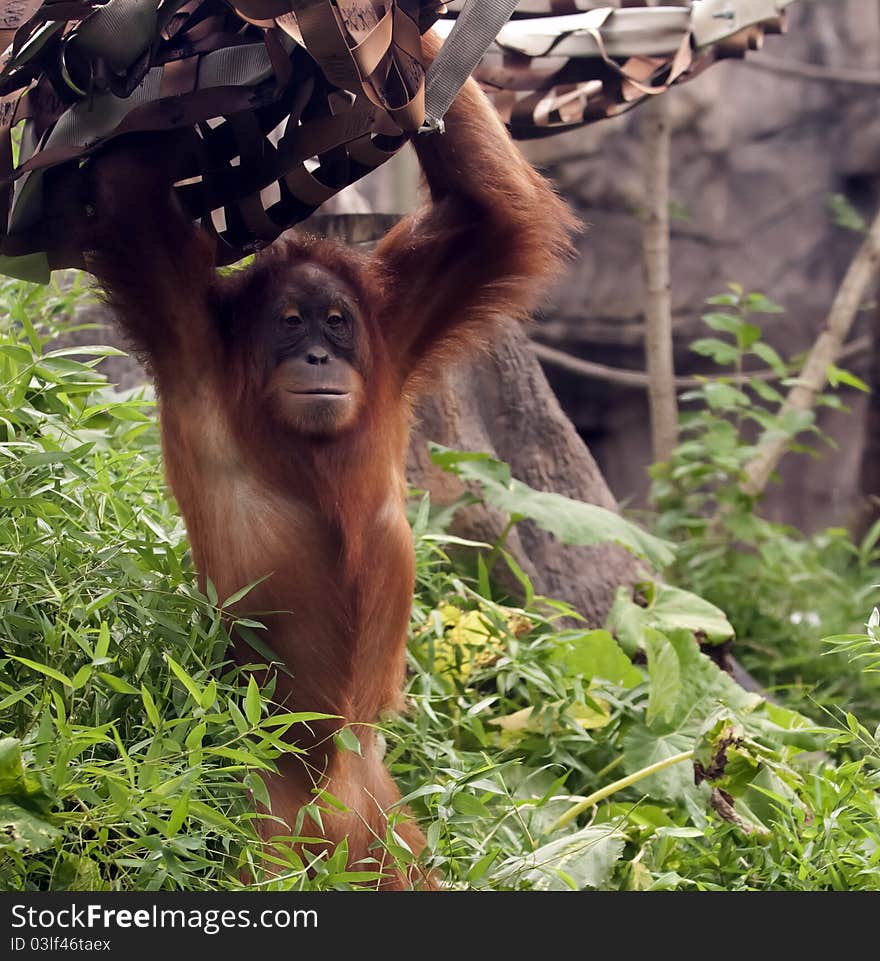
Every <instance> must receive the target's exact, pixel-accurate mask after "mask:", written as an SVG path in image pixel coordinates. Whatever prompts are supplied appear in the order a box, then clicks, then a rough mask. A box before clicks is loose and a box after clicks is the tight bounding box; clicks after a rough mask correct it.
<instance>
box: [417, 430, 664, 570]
mask: <svg viewBox="0 0 880 961" xmlns="http://www.w3.org/2000/svg"><path fill="white" fill-rule="evenodd" d="M430 449H431V459H432V460H433V461H434V463H435V464H437V465H438V466H439V467H442V468H443V470H446V471H449V472H450V473H453V474H455V475H456V476H457V477H459V478H461V479H462V480H464V481H473V482H477V483H479V484H480V487H481V491H482V496H483V498H484V499H485V500H486V502H487V503H489V504H492V505H493V506H494V507H497V508H498V509H499V510H502V511H504V512H505V513H507V514H509V515H511V517H512V518H516V519H520V518H529V519H530V520H533V521H534V522H535V523H536V524H537V525H538V526H539V527H541V528H542V529H543V530H546V531H549V532H550V533H551V534H553V535H554V537H557V538H558V539H559V540H560V541H562V542H563V543H565V544H575V545H580V546H590V545H594V544H602V543H615V544H619V545H620V546H621V547H624V548H626V549H627V550H629V551H631V552H632V553H633V554H636V555H637V556H638V557H644V558H645V559H647V560H648V561H650V562H651V563H652V564H653V565H654V566H655V567H658V568H663V567H666V566H667V565H668V564H670V563H671V561H672V559H673V552H672V548H671V545H670V544H668V543H667V542H665V541H662V540H660V539H659V538H657V537H654V536H653V535H652V534H648V533H647V532H646V531H643V530H642V529H641V528H639V527H638V526H637V525H635V524H632V523H630V522H629V521H626V520H624V519H623V518H622V517H621V516H620V515H619V514H615V513H614V512H613V511H609V510H606V509H605V508H603V507H597V506H596V505H595V504H585V503H582V502H581V501H576V500H572V499H571V498H569V497H563V496H562V495H561V494H553V493H547V492H545V491H536V490H533V489H532V488H531V487H529V486H527V485H526V484H523V483H522V482H521V481H518V480H515V479H514V478H512V477H511V475H510V468H509V467H508V466H507V464H504V463H502V462H501V461H498V460H495V459H494V458H492V457H490V456H489V455H488V454H481V453H468V452H464V451H455V450H450V449H449V448H448V447H442V446H441V445H439V444H431V445H430Z"/></svg>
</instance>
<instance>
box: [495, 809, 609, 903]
mask: <svg viewBox="0 0 880 961" xmlns="http://www.w3.org/2000/svg"><path fill="white" fill-rule="evenodd" d="M624 841H625V838H624V835H623V834H621V833H620V832H618V831H616V830H615V829H614V828H613V827H611V826H609V825H593V826H591V827H586V828H582V829H581V830H580V831H575V832H574V833H573V834H569V835H566V836H565V837H561V838H556V839H555V840H553V841H549V842H548V843H547V844H543V845H541V846H540V847H539V848H536V849H535V850H534V851H532V852H531V853H528V854H526V855H525V856H524V857H523V858H522V859H521V862H520V864H518V865H517V868H518V870H519V872H521V873H522V876H523V878H524V880H526V881H528V882H529V883H530V884H531V887H532V889H533V890H535V891H571V890H575V891H579V890H581V889H582V888H600V887H602V886H603V885H604V884H606V883H607V882H608V881H609V880H610V878H611V875H612V874H613V872H614V866H615V865H616V864H617V862H618V861H619V860H620V858H621V856H622V855H623V847H624ZM505 867H506V865H502V869H501V871H499V872H497V874H500V875H501V876H502V877H504V868H505ZM509 870H510V868H509V867H508V871H509Z"/></svg>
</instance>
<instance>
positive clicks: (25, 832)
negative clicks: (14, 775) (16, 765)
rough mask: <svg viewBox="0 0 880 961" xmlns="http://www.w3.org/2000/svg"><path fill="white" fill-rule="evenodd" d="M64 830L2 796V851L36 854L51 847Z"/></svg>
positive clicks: (0, 811)
mask: <svg viewBox="0 0 880 961" xmlns="http://www.w3.org/2000/svg"><path fill="white" fill-rule="evenodd" d="M61 836H62V832H61V831H60V830H59V829H58V828H56V827H54V825H52V824H50V823H49V822H48V821H47V820H46V819H45V818H42V817H40V816H39V815H37V814H34V813H33V812H32V811H28V810H25V809H24V808H23V807H19V806H18V805H17V804H14V803H13V802H12V801H9V800H6V799H2V798H0V851H3V850H6V851H9V850H12V851H17V852H19V853H21V854H24V853H29V854H35V853H37V852H39V851H44V850H45V849H46V848H49V847H51V846H52V845H53V844H54V843H55V841H56V839H57V838H60V837H61Z"/></svg>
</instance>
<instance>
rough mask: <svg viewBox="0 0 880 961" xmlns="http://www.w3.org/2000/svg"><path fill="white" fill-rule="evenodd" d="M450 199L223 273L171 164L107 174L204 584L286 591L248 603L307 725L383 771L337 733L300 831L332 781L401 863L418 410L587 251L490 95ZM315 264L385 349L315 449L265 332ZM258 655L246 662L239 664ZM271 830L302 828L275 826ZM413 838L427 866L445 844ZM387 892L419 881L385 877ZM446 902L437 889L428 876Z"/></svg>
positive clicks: (479, 100)
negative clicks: (400, 769) (262, 315)
mask: <svg viewBox="0 0 880 961" xmlns="http://www.w3.org/2000/svg"><path fill="white" fill-rule="evenodd" d="M415 146H416V150H417V152H418V155H419V159H420V161H421V164H422V167H423V170H424V173H425V177H426V180H427V183H428V186H429V189H430V192H431V199H432V203H431V204H429V205H428V206H427V207H426V208H425V209H424V210H422V211H421V212H419V213H417V214H415V215H414V216H411V217H408V218H407V219H405V220H404V221H403V222H402V223H401V224H399V225H398V226H397V227H396V228H395V229H394V230H393V231H391V233H390V234H389V235H388V237H387V238H386V239H385V240H384V241H383V242H382V243H381V244H380V245H379V246H378V248H377V250H376V251H375V253H374V254H373V255H372V256H371V257H369V258H364V257H359V256H356V255H355V254H353V253H352V252H350V251H348V250H347V249H345V248H344V247H341V246H340V245H337V244H331V243H327V242H324V241H316V240H311V239H308V238H303V237H294V238H292V239H287V240H283V241H280V242H278V243H277V244H275V245H273V247H271V248H270V249H269V250H268V251H266V252H265V253H263V254H261V255H259V256H258V257H257V258H256V261H255V263H254V264H253V266H251V267H249V268H248V269H247V270H245V271H242V272H240V273H236V274H233V275H232V276H230V277H226V278H219V277H217V276H216V274H215V272H214V269H213V256H212V251H211V250H210V249H209V248H208V245H207V243H206V241H205V240H204V237H203V236H201V235H199V234H198V233H197V232H196V231H194V230H193V229H192V228H191V227H190V226H189V224H188V223H187V222H186V220H185V219H184V217H183V216H182V214H181V213H180V212H179V210H178V209H177V207H176V204H175V202H174V201H172V200H171V198H170V196H169V190H168V188H167V184H168V183H169V182H170V179H171V177H170V175H169V172H168V171H162V170H157V169H156V166H155V153H154V152H153V151H152V150H148V149H144V148H142V147H140V146H138V144H137V143H129V144H127V145H124V144H121V145H120V146H119V147H118V148H117V149H116V150H115V151H114V152H113V153H109V154H107V155H106V156H105V157H103V158H99V159H98V160H97V161H96V180H97V184H98V200H99V203H98V233H97V238H98V239H97V241H96V242H95V244H94V246H95V254H94V256H93V258H92V265H93V270H94V271H95V273H96V274H97V276H98V277H99V279H100V281H101V283H102V285H103V286H104V288H105V290H106V291H107V296H108V299H109V300H110V302H111V303H112V304H113V305H114V307H115V308H116V309H117V312H118V314H119V317H120V321H121V322H122V324H123V325H124V327H125V329H126V330H127V331H128V333H129V334H130V336H131V338H132V339H133V341H134V343H135V346H136V347H137V348H138V349H139V350H140V351H141V352H142V353H143V354H145V355H146V356H147V358H148V360H149V363H150V366H151V368H152V372H153V375H154V377H155V380H156V385H157V389H158V396H159V403H160V416H161V424H162V437H163V446H164V454H165V463H166V470H167V475H168V480H169V483H170V485H171V488H172V490H173V492H174V494H175V496H176V498H177V501H178V503H179V505H180V509H181V511H182V513H183V516H184V518H185V520H186V524H187V529H188V532H189V537H190V541H191V543H192V549H193V557H194V561H195V564H196V567H197V570H198V572H199V575H200V577H201V578H205V577H210V579H211V580H212V581H213V583H214V584H215V585H216V588H217V591H218V594H219V595H220V597H221V598H222V597H225V596H228V595H230V594H231V593H232V592H234V591H235V590H237V589H239V588H240V587H242V586H243V585H245V584H248V583H251V582H253V581H256V580H257V579H258V578H261V577H264V576H265V575H269V576H268V577H267V578H266V580H264V581H263V582H262V583H261V584H260V585H259V586H258V587H257V588H255V589H254V590H253V591H252V592H251V593H250V594H249V595H248V597H247V598H246V601H245V602H244V603H245V605H246V607H247V609H248V610H251V611H273V612H277V613H272V614H268V615H263V620H264V622H265V624H266V627H267V628H268V642H269V644H270V645H271V647H272V648H273V649H274V650H275V651H276V652H277V653H278V654H279V655H280V656H281V657H282V658H283V659H284V661H285V663H286V665H287V666H288V668H289V669H290V671H291V673H292V674H293V679H291V678H290V677H288V676H287V675H285V674H281V675H279V680H278V687H277V697H278V699H279V700H281V701H284V702H285V708H286V709H288V710H310V711H323V712H328V713H333V714H339V715H341V716H342V717H343V718H344V719H345V721H346V722H348V723H351V724H355V725H360V726H359V727H356V728H355V730H356V731H357V732H358V734H359V737H360V739H361V741H362V744H363V757H357V756H356V755H354V754H352V753H344V754H342V753H339V752H338V751H336V750H335V749H334V748H333V745H332V738H330V739H329V741H328V738H329V736H330V735H331V734H332V732H333V731H334V730H335V729H336V728H337V727H338V724H337V723H335V722H334V723H324V724H319V725H315V728H314V734H313V736H312V737H311V738H309V739H308V740H306V741H303V742H300V743H301V744H303V745H304V746H305V747H307V748H308V750H309V752H310V753H309V757H308V761H309V764H308V765H306V764H304V763H303V761H302V760H301V759H300V758H298V757H294V756H290V757H285V758H283V759H282V761H281V763H280V766H279V773H278V775H274V776H272V777H270V778H268V780H267V783H268V787H269V793H270V796H271V799H272V808H273V812H274V813H275V814H276V815H278V816H279V817H281V818H283V819H284V820H285V821H286V822H287V823H288V824H289V825H290V827H291V828H293V826H294V824H295V822H296V815H297V811H298V809H299V808H300V806H301V805H302V804H303V803H305V802H308V801H310V800H313V798H314V789H315V787H316V786H317V787H327V788H328V790H329V791H330V792H331V793H332V794H333V795H335V796H336V797H339V798H341V799H342V800H344V801H345V802H346V803H347V805H348V806H349V813H348V814H333V815H331V816H329V817H328V819H327V820H326V821H325V825H324V827H325V833H326V836H327V838H328V840H329V841H331V842H337V841H339V840H341V839H342V838H343V837H345V838H347V839H348V844H349V851H350V859H351V862H352V863H355V862H357V861H361V860H363V859H366V858H371V857H381V855H382V852H381V849H374V850H372V851H371V850H370V848H371V843H372V842H373V841H374V840H376V839H377V838H378V839H381V838H383V837H384V835H385V827H386V820H385V813H384V812H385V811H386V810H387V808H388V807H389V806H390V805H392V804H393V803H394V802H395V801H396V800H398V798H399V796H400V795H399V793H398V791H397V788H396V787H395V785H394V783H393V781H392V779H391V777H390V776H389V774H388V773H387V771H386V770H385V767H384V765H383V763H382V760H381V757H380V756H379V753H378V749H377V745H376V742H375V738H374V737H373V735H372V733H371V728H370V727H369V725H372V724H374V723H375V722H376V721H377V720H378V719H379V717H380V715H381V714H382V713H383V712H384V711H388V710H398V709H400V707H401V706H402V705H401V699H402V698H401V690H402V684H403V676H404V659H405V643H406V633H407V624H408V616H409V610H410V604H411V598H412V589H413V578H414V561H413V552H412V545H411V535H410V531H409V528H408V526H407V523H406V518H405V514H404V496H405V479H404V458H405V452H406V447H407V439H408V432H409V425H410V417H411V412H410V402H411V399H412V397H413V396H414V395H415V394H417V393H418V391H419V390H421V389H424V388H425V387H426V386H427V385H428V384H429V383H430V382H431V380H432V379H433V377H434V376H435V375H436V372H437V371H438V369H439V368H441V367H442V366H443V365H444V364H448V363H450V362H452V361H453V360H454V358H455V357H456V355H459V354H461V352H462V351H467V350H471V349H474V348H475V347H477V346H479V345H481V344H484V343H486V342H488V341H489V340H490V339H491V337H492V334H493V332H494V331H495V329H496V328H497V327H498V326H499V325H500V324H503V323H511V322H513V321H514V320H515V319H517V318H520V317H523V316H524V315H525V314H526V313H527V312H528V311H529V310H530V309H531V308H532V306H534V304H535V301H536V299H537V298H538V296H539V295H540V294H541V292H542V290H543V289H544V287H545V286H546V284H547V282H548V280H549V278H551V277H552V276H553V275H554V274H555V272H556V271H557V270H558V269H559V267H560V264H561V263H562V261H563V259H564V257H565V256H566V255H567V254H568V253H569V239H568V238H569V234H570V231H571V229H572V228H573V226H574V222H573V219H572V217H571V215H570V214H569V213H568V211H567V208H566V207H565V206H564V205H563V204H562V202H561V201H560V200H559V199H558V198H557V197H556V196H555V195H554V194H553V192H552V191H551V189H550V188H549V186H548V185H547V183H546V182H545V181H544V180H543V179H542V178H541V177H540V176H539V175H538V174H537V173H535V171H534V170H533V169H532V168H531V167H530V166H529V165H528V164H527V163H526V162H525V160H523V158H522V157H521V155H520V154H519V152H518V151H517V150H516V149H515V147H514V146H513V144H512V143H511V141H510V139H509V137H508V135H507V133H506V131H505V130H504V129H503V127H502V125H501V123H500V121H499V120H498V118H497V116H496V115H495V113H494V111H493V110H492V108H491V107H490V106H489V104H488V102H487V101H486V100H485V98H484V97H483V96H482V94H481V93H480V92H479V90H478V89H477V88H476V86H475V85H474V84H473V83H472V82H469V83H468V84H467V86H466V87H465V89H464V90H463V92H462V93H461V94H460V96H459V98H458V100H457V101H456V103H455V105H454V106H453V108H452V109H451V110H450V112H449V115H448V117H447V133H446V134H445V135H443V136H440V135H436V134H435V135H430V136H425V137H418V138H416V139H415ZM302 260H310V261H313V262H315V263H318V264H320V265H322V266H325V267H327V268H329V269H330V270H332V271H333V272H334V273H335V274H336V275H337V276H340V277H341V278H342V279H343V280H344V281H345V282H346V283H347V284H348V285H349V287H350V288H351V289H352V290H354V291H355V293H356V294H357V297H358V300H359V302H360V306H361V309H362V311H363V314H364V323H365V325H366V328H367V331H368V337H369V346H370V351H369V354H370V361H369V366H368V369H367V370H366V372H365V375H364V376H365V380H366V395H367V398H368V402H367V405H366V409H364V410H363V411H362V412H361V415H360V419H359V422H358V425H357V428H356V429H353V430H349V431H346V432H344V433H342V434H341V435H338V436H335V437H333V438H331V439H325V440H314V439H312V438H309V437H306V436H299V435H296V434H293V433H292V432H290V431H289V430H288V431H287V432H285V431H283V430H282V429H281V428H279V427H278V426H277V425H273V423H272V422H271V420H270V419H269V418H267V417H266V416H264V414H263V412H262V411H261V408H260V405H259V399H260V397H259V393H258V390H257V386H258V380H259V378H258V369H257V366H256V363H257V362H256V360H255V358H254V357H253V356H251V354H250V349H249V347H248V346H247V345H248V338H247V330H248V322H249V315H252V314H254V313H255V312H256V311H257V310H258V307H259V304H260V303H262V301H263V299H264V298H265V296H266V291H267V289H268V288H269V287H270V286H271V285H272V284H273V282H275V281H276V280H277V279H278V278H279V277H281V276H282V275H283V272H284V271H285V269H286V268H287V267H288V266H289V265H290V264H292V263H296V262H299V261H302ZM238 653H240V655H241V656H245V657H248V656H249V654H248V652H247V650H246V649H243V650H242V651H240V652H238ZM267 823H268V824H270V825H271V826H272V827H271V829H269V828H267V834H274V833H280V832H279V829H278V826H277V824H273V822H271V821H270V822H267ZM402 833H403V835H404V837H405V838H406V840H407V841H408V843H409V844H410V846H411V847H412V848H413V850H415V851H416V852H418V851H420V850H421V848H422V847H423V846H424V838H423V837H422V835H421V833H420V832H419V830H418V828H417V827H416V826H415V824H413V823H412V822H409V823H408V824H406V825H405V826H404V827H403V829H402ZM383 867H384V868H385V869H386V870H387V872H388V880H387V883H386V884H385V887H389V888H402V887H407V886H409V885H410V883H411V881H412V879H411V878H409V877H405V876H403V874H402V873H401V871H400V870H399V869H397V868H396V867H395V866H394V865H391V864H385V865H383ZM426 883H427V886H431V884H432V883H433V882H431V881H430V880H429V881H427V882H426Z"/></svg>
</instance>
